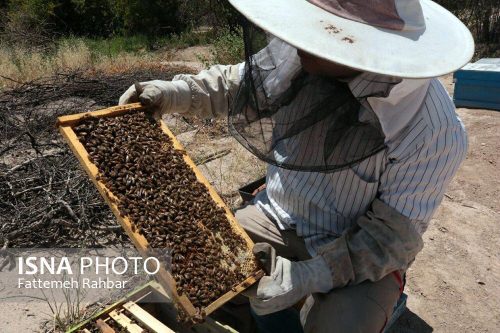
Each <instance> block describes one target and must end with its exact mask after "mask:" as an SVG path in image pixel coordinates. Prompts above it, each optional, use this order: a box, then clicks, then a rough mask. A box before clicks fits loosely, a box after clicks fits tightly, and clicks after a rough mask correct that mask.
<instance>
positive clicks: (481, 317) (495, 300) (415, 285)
mask: <svg viewBox="0 0 500 333" xmlns="http://www.w3.org/2000/svg"><path fill="white" fill-rule="evenodd" d="M442 81H443V83H444V84H445V86H446V87H447V89H448V90H449V92H450V93H452V92H453V91H452V89H453V83H452V78H451V75H448V76H446V77H444V78H442ZM457 112H458V114H459V116H460V117H461V119H462V120H463V122H464V124H465V127H466V128H467V131H468V135H469V152H468V155H467V159H466V161H465V162H464V163H463V164H462V166H461V168H460V170H459V171H458V174H457V175H456V177H455V179H454V180H453V182H452V183H451V186H450V188H449V189H448V191H447V193H446V197H445V198H444V200H443V202H442V204H441V206H440V208H439V210H438V211H437V213H436V215H435V216H434V219H433V221H432V222H431V225H430V227H429V229H428V230H427V232H426V233H425V234H424V242H425V247H424V249H423V250H422V252H421V253H420V254H419V255H418V257H417V259H416V261H415V263H414V264H413V266H412V267H411V268H410V270H409V272H408V276H407V286H406V290H405V292H406V293H407V294H408V295H409V298H408V309H409V311H408V312H407V313H405V314H404V316H403V317H401V319H400V320H399V321H398V322H397V324H396V326H395V327H394V329H393V330H391V333H396V332H422V333H427V332H433V331H434V332H450V333H451V332H500V228H499V227H500V174H499V172H498V164H499V163H500V133H499V129H500V113H499V112H495V111H490V110H472V109H462V108H459V109H458V110H457Z"/></svg>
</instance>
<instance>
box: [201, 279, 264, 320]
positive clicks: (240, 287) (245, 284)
mask: <svg viewBox="0 0 500 333" xmlns="http://www.w3.org/2000/svg"><path fill="white" fill-rule="evenodd" d="M264 275H265V272H264V271H263V270H258V271H256V272H255V273H254V274H252V275H251V276H249V277H248V278H247V279H246V280H244V281H243V282H241V283H240V284H238V285H237V286H236V287H234V288H233V289H232V290H230V291H228V292H227V293H225V294H224V295H222V296H221V297H219V298H218V299H216V300H215V301H214V302H212V304H210V305H208V306H207V307H206V308H204V311H205V315H206V316H208V315H210V314H211V313H212V312H214V311H215V310H217V309H218V308H220V307H221V306H222V305H224V304H225V303H226V302H228V301H229V300H231V299H232V298H233V297H234V296H236V295H238V294H239V293H241V292H242V291H243V290H245V289H247V288H249V287H250V286H252V285H253V284H255V283H256V282H257V281H259V280H260V278H261V277H263V276H264Z"/></svg>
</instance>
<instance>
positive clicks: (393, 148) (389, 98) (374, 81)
mask: <svg viewBox="0 0 500 333" xmlns="http://www.w3.org/2000/svg"><path fill="white" fill-rule="evenodd" d="M284 44H285V43H283V42H279V41H277V40H274V41H272V42H271V43H270V44H269V46H268V47H267V48H268V49H272V51H271V52H269V53H267V54H268V55H269V56H271V57H273V58H274V59H273V61H274V62H276V63H280V66H279V69H280V70H276V71H274V73H272V75H270V76H268V79H267V82H264V84H266V85H267V86H266V89H267V91H268V92H270V93H275V94H278V95H279V93H281V92H282V91H284V89H286V87H287V86H289V84H290V79H291V78H293V77H294V75H295V74H296V73H297V71H298V69H299V68H298V66H300V61H299V60H298V57H297V53H296V49H295V48H293V47H292V46H290V45H284ZM277 68H278V67H277ZM243 73H244V64H238V65H228V66H225V65H215V66H213V67H211V68H210V69H209V70H204V71H202V72H200V73H199V74H198V75H177V76H176V77H175V78H174V81H176V80H183V81H185V82H187V84H188V86H189V88H190V90H191V93H192V101H188V102H189V103H190V104H191V107H190V109H189V111H188V112H187V113H191V114H195V115H198V116H202V117H216V116H224V115H227V113H228V105H229V102H228V100H229V96H231V95H234V94H235V92H236V91H237V89H238V86H239V83H240V80H241V79H242V77H243ZM348 85H349V87H350V89H351V91H352V93H353V94H354V96H356V97H358V98H359V99H360V100H361V101H363V102H361V104H362V108H361V110H360V116H359V117H360V120H361V121H374V122H378V123H379V124H380V126H381V128H382V131H383V132H384V135H385V146H386V148H385V150H383V151H380V152H379V153H377V154H376V155H373V156H371V157H369V158H367V159H365V160H363V161H362V162H360V163H358V164H356V165H354V166H351V167H350V168H348V169H343V170H341V171H337V172H331V173H321V172H304V171H293V170H287V169H283V168H279V167H277V166H274V165H269V166H268V169H267V188H266V191H262V192H260V193H259V194H258V196H257V198H256V200H255V202H256V205H257V206H258V207H259V208H260V209H261V210H263V211H264V212H265V213H266V214H267V215H268V216H269V217H271V218H273V219H274V220H275V221H276V222H277V224H278V226H279V227H280V228H281V229H295V230H296V232H297V235H299V236H301V237H303V238H304V241H305V244H306V246H307V249H308V251H309V252H310V254H311V255H312V256H314V255H316V253H317V250H318V249H319V247H320V246H322V245H324V244H326V243H329V242H331V241H332V240H334V239H336V238H337V237H339V235H341V234H342V233H343V232H344V231H345V230H346V229H348V228H350V227H352V226H354V225H355V224H356V220H357V218H358V217H360V216H361V215H363V214H365V213H366V212H367V211H368V209H369V208H370V205H371V203H372V202H373V201H374V199H376V198H377V199H380V200H381V201H382V202H384V203H385V204H387V205H389V206H390V207H392V208H394V209H395V210H397V211H398V212H400V213H401V214H402V215H404V216H406V217H408V218H409V219H410V220H411V221H412V222H413V224H414V226H415V228H416V230H417V231H418V232H419V233H420V234H422V233H423V232H424V231H425V230H426V229H427V226H428V224H429V221H430V219H431V217H432V215H433V213H434V212H435V210H436V208H437V207H438V206H439V204H440V202H441V200H442V199H443V196H444V192H445V190H446V187H447V186H448V184H449V183H450V181H451V179H452V178H453V176H454V175H455V173H456V171H457V169H458V167H459V165H460V163H461V162H462V161H463V160H464V159H465V156H466V152H467V135H466V132H465V129H464V127H463V124H462V122H461V121H460V119H459V118H458V116H457V114H456V113H455V107H454V104H453V102H452V101H451V99H450V97H449V95H448V93H447V92H446V90H445V89H444V87H443V86H442V85H441V83H440V82H439V81H438V80H437V79H419V80H415V79H399V78H394V77H387V76H382V75H377V74H370V73H363V74H360V75H358V76H356V77H355V78H354V79H352V80H350V81H349V82H348ZM318 93H320V89H316V88H310V89H307V88H306V89H303V91H301V95H300V96H297V98H295V99H294V101H293V103H291V104H290V105H288V106H287V107H289V108H290V109H289V112H287V113H288V116H290V115H293V114H295V113H296V114H300V113H301V108H303V107H304V105H307V103H311V101H314V99H315V98H316V97H317V96H316V95H317V94H318ZM369 96H372V97H369ZM276 123H277V124H279V123H280V121H276ZM274 130H278V131H279V130H280V129H279V128H275V129H274ZM316 130H317V131H318V133H317V135H318V136H321V135H323V134H324V132H325V128H322V127H321V126H318V127H317V128H316ZM287 144H288V146H287V147H280V150H279V151H280V156H279V158H282V159H290V160H293V159H303V158H309V159H321V158H322V156H323V155H324V154H323V150H322V148H323V147H321V145H314V142H313V140H306V142H304V141H300V142H299V140H296V141H293V140H289V141H287ZM356 146H357V143H353V145H351V147H356ZM347 148H350V147H346V149H347ZM282 152H289V156H283V154H282Z"/></svg>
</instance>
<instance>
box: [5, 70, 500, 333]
mask: <svg viewBox="0 0 500 333" xmlns="http://www.w3.org/2000/svg"><path fill="white" fill-rule="evenodd" d="M442 80H443V82H444V83H445V86H446V87H447V88H448V89H449V91H450V92H452V89H453V83H452V79H451V76H446V77H444V78H442ZM457 112H458V114H459V115H460V117H461V118H462V120H463V122H464V124H465V126H466V128H467V130H468V133H469V153H468V156H467V160H466V161H465V162H464V163H463V165H462V166H461V168H460V170H459V172H458V174H457V176H456V177H455V179H454V180H453V182H452V184H451V186H450V188H449V190H448V192H447V194H446V197H445V199H444V200H443V203H442V205H441V207H440V208H439V210H438V211H437V213H436V215H435V218H434V219H433V221H432V223H431V225H430V227H429V230H428V231H427V232H426V234H425V235H424V241H425V248H424V250H423V251H422V252H421V253H420V254H419V256H418V257H417V259H416V261H415V263H414V264H413V266H412V267H411V269H410V270H409V272H408V281H407V287H406V290H405V291H406V293H407V294H408V295H409V299H408V309H409V310H408V311H407V312H406V313H405V314H404V315H403V316H402V317H401V318H400V320H399V321H398V322H397V323H396V325H395V326H394V327H393V328H392V329H391V330H390V332H391V333H396V332H422V333H428V332H433V331H434V332H450V333H451V332H453V333H455V332H500V228H499V227H500V176H499V172H498V164H499V163H500V112H495V111H489V110H471V109H458V111H457ZM208 176H210V175H208ZM45 307H46V306H45ZM42 312H45V313H48V312H49V311H48V309H45V308H44V306H43V303H39V302H33V303H29V302H25V301H23V300H19V301H16V302H5V300H4V301H2V302H0V313H1V315H0V331H1V332H16V333H17V332H33V331H35V329H34V327H37V326H38V324H39V323H40V322H41V319H43V318H45V319H47V316H46V315H43V314H42Z"/></svg>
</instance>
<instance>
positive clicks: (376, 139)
mask: <svg viewBox="0 0 500 333" xmlns="http://www.w3.org/2000/svg"><path fill="white" fill-rule="evenodd" d="M243 33H244V42H245V66H244V68H242V70H243V73H241V75H242V81H241V83H240V87H239V89H238V92H237V93H236V96H234V98H233V102H232V105H231V106H230V110H229V118H228V122H229V130H230V132H231V134H232V135H233V136H234V137H235V138H236V139H237V140H238V141H239V142H240V143H241V144H242V145H243V146H244V147H245V148H247V149H248V150H249V151H250V152H251V153H253V154H254V155H256V156H257V157H258V158H259V159H261V160H263V161H266V162H268V163H270V164H273V165H276V166H279V167H281V168H285V169H291V170H300V171H320V172H329V171H335V170H340V169H343V168H346V167H349V166H352V165H353V164H356V163H359V162H360V161H362V160H364V159H366V158H367V157H369V156H372V155H373V154H375V153H377V152H379V151H381V150H382V149H384V135H383V132H382V130H381V128H380V125H379V123H378V122H373V121H370V122H368V121H360V117H359V113H360V108H361V104H360V102H361V101H359V100H358V99H356V97H354V96H353V94H352V93H351V91H350V90H349V88H348V86H347V84H346V83H345V82H340V81H338V80H336V79H333V78H327V77H319V76H314V75H310V74H307V73H306V72H304V71H303V70H302V68H301V64H300V59H299V57H298V56H297V50H296V49H295V48H294V47H292V46H291V45H289V44H287V43H285V42H283V41H282V40H280V39H278V38H276V37H273V36H270V35H268V34H266V33H265V32H263V31H262V30H261V29H259V28H257V27H256V26H254V25H252V24H251V23H249V22H248V21H246V22H244V23H243Z"/></svg>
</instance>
